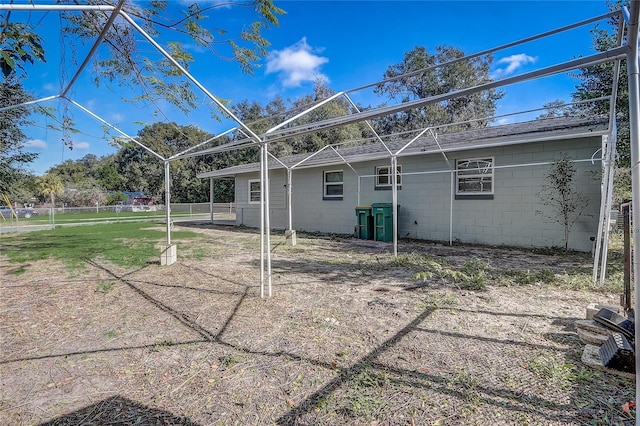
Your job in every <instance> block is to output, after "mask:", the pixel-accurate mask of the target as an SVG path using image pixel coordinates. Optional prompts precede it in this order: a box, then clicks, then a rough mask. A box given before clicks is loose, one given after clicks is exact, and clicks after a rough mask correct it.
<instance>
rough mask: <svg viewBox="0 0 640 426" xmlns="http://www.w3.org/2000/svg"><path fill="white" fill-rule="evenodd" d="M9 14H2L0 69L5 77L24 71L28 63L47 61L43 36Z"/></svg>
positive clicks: (0, 15)
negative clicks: (10, 18) (11, 20)
mask: <svg viewBox="0 0 640 426" xmlns="http://www.w3.org/2000/svg"><path fill="white" fill-rule="evenodd" d="M9 16H10V14H9V13H2V14H0V20H1V21H2V25H1V28H2V30H1V31H0V70H1V71H2V74H3V75H4V77H5V78H7V77H11V76H15V75H16V73H17V72H18V71H19V70H22V71H24V65H25V64H26V63H30V64H33V63H34V62H35V61H42V62H46V61H45V57H44V53H45V52H44V49H43V47H42V38H41V37H40V36H39V35H37V34H35V33H33V32H32V29H33V28H32V27H31V26H29V25H28V24H26V23H23V22H9ZM3 105H5V104H3Z"/></svg>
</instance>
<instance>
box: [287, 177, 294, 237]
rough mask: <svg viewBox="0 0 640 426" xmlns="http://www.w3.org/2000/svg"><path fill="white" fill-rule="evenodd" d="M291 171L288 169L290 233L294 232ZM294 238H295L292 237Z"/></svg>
mask: <svg viewBox="0 0 640 426" xmlns="http://www.w3.org/2000/svg"><path fill="white" fill-rule="evenodd" d="M291 173H292V171H291V169H287V207H288V210H289V211H288V214H289V231H293V213H292V209H293V207H292V206H291V181H292V179H291ZM292 238H293V237H292Z"/></svg>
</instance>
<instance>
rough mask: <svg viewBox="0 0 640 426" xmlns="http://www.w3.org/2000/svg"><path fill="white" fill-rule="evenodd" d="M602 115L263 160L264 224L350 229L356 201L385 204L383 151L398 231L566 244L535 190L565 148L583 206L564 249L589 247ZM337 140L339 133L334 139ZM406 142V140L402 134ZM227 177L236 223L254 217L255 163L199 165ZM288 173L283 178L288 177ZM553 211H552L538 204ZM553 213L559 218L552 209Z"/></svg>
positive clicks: (603, 144) (596, 207)
mask: <svg viewBox="0 0 640 426" xmlns="http://www.w3.org/2000/svg"><path fill="white" fill-rule="evenodd" d="M609 135H610V131H609V123H608V120H607V119H605V118H594V117H589V118H585V117H559V118H549V119H538V120H533V121H527V122H522V123H516V124H507V125H497V126H489V127H485V128H479V129H473V130H466V131H459V132H449V133H442V134H437V133H435V132H425V133H424V134H423V135H422V136H420V137H419V138H417V139H415V140H413V141H411V139H402V138H396V139H395V140H393V141H385V143H386V145H387V147H388V148H389V150H387V149H385V148H384V146H383V145H382V144H381V143H380V142H377V143H371V144H367V145H361V146H355V147H347V148H339V149H333V148H330V149H323V150H322V151H321V152H318V153H316V154H315V155H313V156H311V157H310V154H300V155H294V156H290V157H286V158H281V159H279V160H280V161H275V160H273V159H271V160H270V161H269V170H270V174H269V179H270V181H269V198H270V220H271V227H272V228H276V229H286V228H289V224H288V221H289V208H288V207H289V206H288V199H289V197H288V194H287V189H288V187H290V188H291V206H290V207H291V210H290V214H291V225H292V229H295V230H302V231H319V232H330V233H340V234H353V233H354V229H355V227H356V224H357V219H358V218H357V217H356V207H358V206H363V205H371V204H373V203H391V202H392V197H393V191H392V190H391V189H392V186H391V185H392V183H391V181H392V179H391V178H392V175H391V173H390V171H391V170H392V166H391V155H390V152H391V153H393V154H394V155H395V156H396V161H397V170H398V175H397V191H396V193H397V204H398V205H399V206H400V207H399V209H398V211H397V214H398V216H397V227H398V228H397V229H398V236H399V237H400V238H403V237H406V238H415V239H425V240H435V241H444V242H451V241H457V242H462V243H474V244H488V245H505V246H518V247H527V248H534V247H557V246H563V245H564V232H563V230H564V227H563V225H562V224H561V223H560V221H559V220H558V221H555V220H550V219H549V218H545V215H543V214H540V212H541V211H543V210H544V209H545V206H543V205H542V204H541V203H540V195H539V193H540V191H541V187H542V185H543V183H544V180H545V176H547V174H548V172H549V168H550V165H551V164H552V163H553V162H555V161H557V160H559V159H560V158H561V157H562V156H563V155H567V156H569V158H570V159H571V160H572V161H573V162H574V165H575V167H576V170H577V176H576V180H575V185H576V186H575V189H576V191H578V192H580V193H581V194H582V195H584V196H585V197H586V198H587V199H588V205H587V207H586V208H585V209H583V211H582V212H581V213H582V214H581V216H580V217H579V218H578V220H577V222H576V223H575V224H574V225H573V227H572V229H571V233H570V238H569V248H571V249H574V250H580V251H591V250H592V249H593V244H594V243H593V241H594V238H595V237H596V235H597V233H598V223H599V215H600V205H601V199H602V196H601V184H602V176H603V173H602V170H603V169H602V168H603V164H602V163H603V162H602V157H603V153H604V152H606V150H607V149H609V148H608V147H609V146H610V145H611V144H610V143H609V139H610V136H609ZM337 142H338V141H337ZM410 142H411V143H410ZM198 177H201V178H212V179H213V178H229V177H233V178H235V183H236V185H235V201H236V223H237V224H238V225H245V226H250V227H258V226H259V225H260V205H261V204H260V164H259V163H254V164H246V165H239V166H235V167H229V168H225V169H222V170H214V171H211V172H207V173H202V174H199V175H198ZM289 179H290V180H289ZM546 213H547V216H548V215H554V212H553V211H546ZM558 219H560V218H558Z"/></svg>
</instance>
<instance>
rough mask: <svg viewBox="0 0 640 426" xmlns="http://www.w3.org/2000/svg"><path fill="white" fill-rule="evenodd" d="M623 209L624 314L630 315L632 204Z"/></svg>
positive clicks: (624, 206) (624, 205) (623, 206)
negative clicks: (630, 214) (630, 209)
mask: <svg viewBox="0 0 640 426" xmlns="http://www.w3.org/2000/svg"><path fill="white" fill-rule="evenodd" d="M620 207H621V208H622V224H623V229H624V277H623V279H622V281H623V282H624V313H625V314H627V315H628V314H629V311H630V310H631V235H630V231H631V224H630V223H629V221H630V219H631V217H630V216H629V213H630V212H629V208H630V207H631V204H630V203H624V204H623V205H621V206H620Z"/></svg>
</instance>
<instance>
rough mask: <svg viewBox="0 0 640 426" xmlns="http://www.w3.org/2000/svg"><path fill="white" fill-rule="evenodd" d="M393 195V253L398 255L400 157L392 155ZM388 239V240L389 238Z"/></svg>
mask: <svg viewBox="0 0 640 426" xmlns="http://www.w3.org/2000/svg"><path fill="white" fill-rule="evenodd" d="M389 173H391V197H392V210H391V216H392V217H393V255H394V256H395V257H398V157H396V156H395V155H392V156H391V170H390V171H389ZM387 241H388V240H387Z"/></svg>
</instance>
